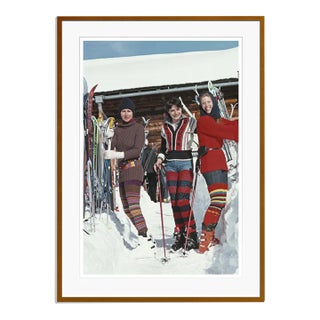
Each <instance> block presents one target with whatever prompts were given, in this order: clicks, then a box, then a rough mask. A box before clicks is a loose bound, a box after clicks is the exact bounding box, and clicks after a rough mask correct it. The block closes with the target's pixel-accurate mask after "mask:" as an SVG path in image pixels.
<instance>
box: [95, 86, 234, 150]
mask: <svg viewBox="0 0 320 320" xmlns="http://www.w3.org/2000/svg"><path fill="white" fill-rule="evenodd" d="M148 89H149V90H148V91H150V88H148ZM204 91H206V90H199V93H200V94H201V93H202V92H204ZM221 91H222V92H223V94H224V99H225V102H226V105H227V108H228V111H229V112H230V110H231V104H235V103H237V102H238V85H232V86H225V87H223V88H222V89H221ZM132 92H136V91H132ZM128 93H130V91H128V90H126V91H123V92H117V93H115V92H112V93H110V92H96V93H95V96H97V95H103V96H108V95H109V96H111V95H115V94H119V98H114V99H107V100H104V102H103V104H102V109H103V111H104V113H105V114H106V115H107V116H108V117H115V118H116V120H119V116H118V111H117V110H118V106H119V104H120V102H121V99H122V98H121V97H120V96H121V94H128ZM171 97H181V98H182V100H183V102H184V104H185V105H186V106H187V107H188V108H189V110H190V111H191V112H192V113H194V114H195V116H196V118H198V117H199V115H200V111H199V107H198V106H197V104H196V103H195V92H194V91H192V90H190V89H189V90H188V91H181V92H172V93H165V94H164V93H159V94H147V93H146V95H140V96H133V97H131V99H132V101H133V102H134V104H135V105H136V113H135V116H134V117H135V119H136V121H137V122H140V123H142V117H145V118H146V119H150V121H149V125H148V129H149V135H148V140H149V143H155V144H156V145H157V148H159V147H160V141H161V138H160V129H161V126H162V123H163V120H164V117H165V104H166V102H167V101H168V100H169V99H170V98H171ZM184 113H185V112H184ZM93 115H95V116H96V117H97V116H98V106H97V104H96V103H94V105H93ZM233 115H234V116H235V117H237V116H238V108H236V109H235V110H234V113H233Z"/></svg>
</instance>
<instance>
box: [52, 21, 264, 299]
mask: <svg viewBox="0 0 320 320" xmlns="http://www.w3.org/2000/svg"><path fill="white" fill-rule="evenodd" d="M127 116H128V118H127ZM142 128H143V129H142ZM130 130H131V131H130ZM132 130H133V131H132ZM179 139H180V140H179ZM136 150H138V151H139V152H138V153H137V151H136ZM147 150H148V151H147ZM148 152H149V153H148ZM151 154H153V158H152V157H151ZM129 155H130V156H129ZM189 164H190V165H189ZM148 165H149V166H148ZM187 165H189V166H187ZM149 167H150V168H151V169H150V170H149ZM139 170H140V171H139ZM181 172H182V173H181ZM264 197H265V195H264V17H263V16H236V17H234V16H231V17H214V16H212V17H211V16H203V17H200V16H187V17H176V16H175V17H170V16H165V17H151V16H146V17H142V16H140V17H139V16H136V17H57V226H56V228H57V301H58V302H221V301H224V302H263V301H264V298H265V261H264V259H265V249H264V234H265V225H264Z"/></svg>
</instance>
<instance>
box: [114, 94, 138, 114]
mask: <svg viewBox="0 0 320 320" xmlns="http://www.w3.org/2000/svg"><path fill="white" fill-rule="evenodd" d="M123 109H130V110H131V111H132V112H133V113H134V112H135V111H136V106H135V105H134V103H133V101H132V100H131V99H130V98H123V99H122V101H121V103H120V105H119V108H118V112H119V113H120V112H121V111H122V110H123Z"/></svg>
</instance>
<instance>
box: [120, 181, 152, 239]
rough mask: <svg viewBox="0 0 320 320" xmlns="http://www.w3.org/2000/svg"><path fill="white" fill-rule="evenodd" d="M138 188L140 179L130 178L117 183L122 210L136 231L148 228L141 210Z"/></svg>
mask: <svg viewBox="0 0 320 320" xmlns="http://www.w3.org/2000/svg"><path fill="white" fill-rule="evenodd" d="M140 190H141V181H139V180H130V181H125V182H121V183H119V192H120V198H121V202H122V206H123V210H124V212H125V213H126V215H127V216H128V217H129V219H130V220H131V222H132V223H133V225H134V226H135V227H136V229H137V230H138V233H141V232H144V231H147V230H148V228H147V225H146V221H145V219H144V216H143V214H142V212H141V207H140Z"/></svg>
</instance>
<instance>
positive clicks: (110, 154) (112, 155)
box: [104, 150, 124, 159]
mask: <svg viewBox="0 0 320 320" xmlns="http://www.w3.org/2000/svg"><path fill="white" fill-rule="evenodd" d="M104 158H105V159H123V158H124V152H119V151H114V150H106V151H105V152H104Z"/></svg>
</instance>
